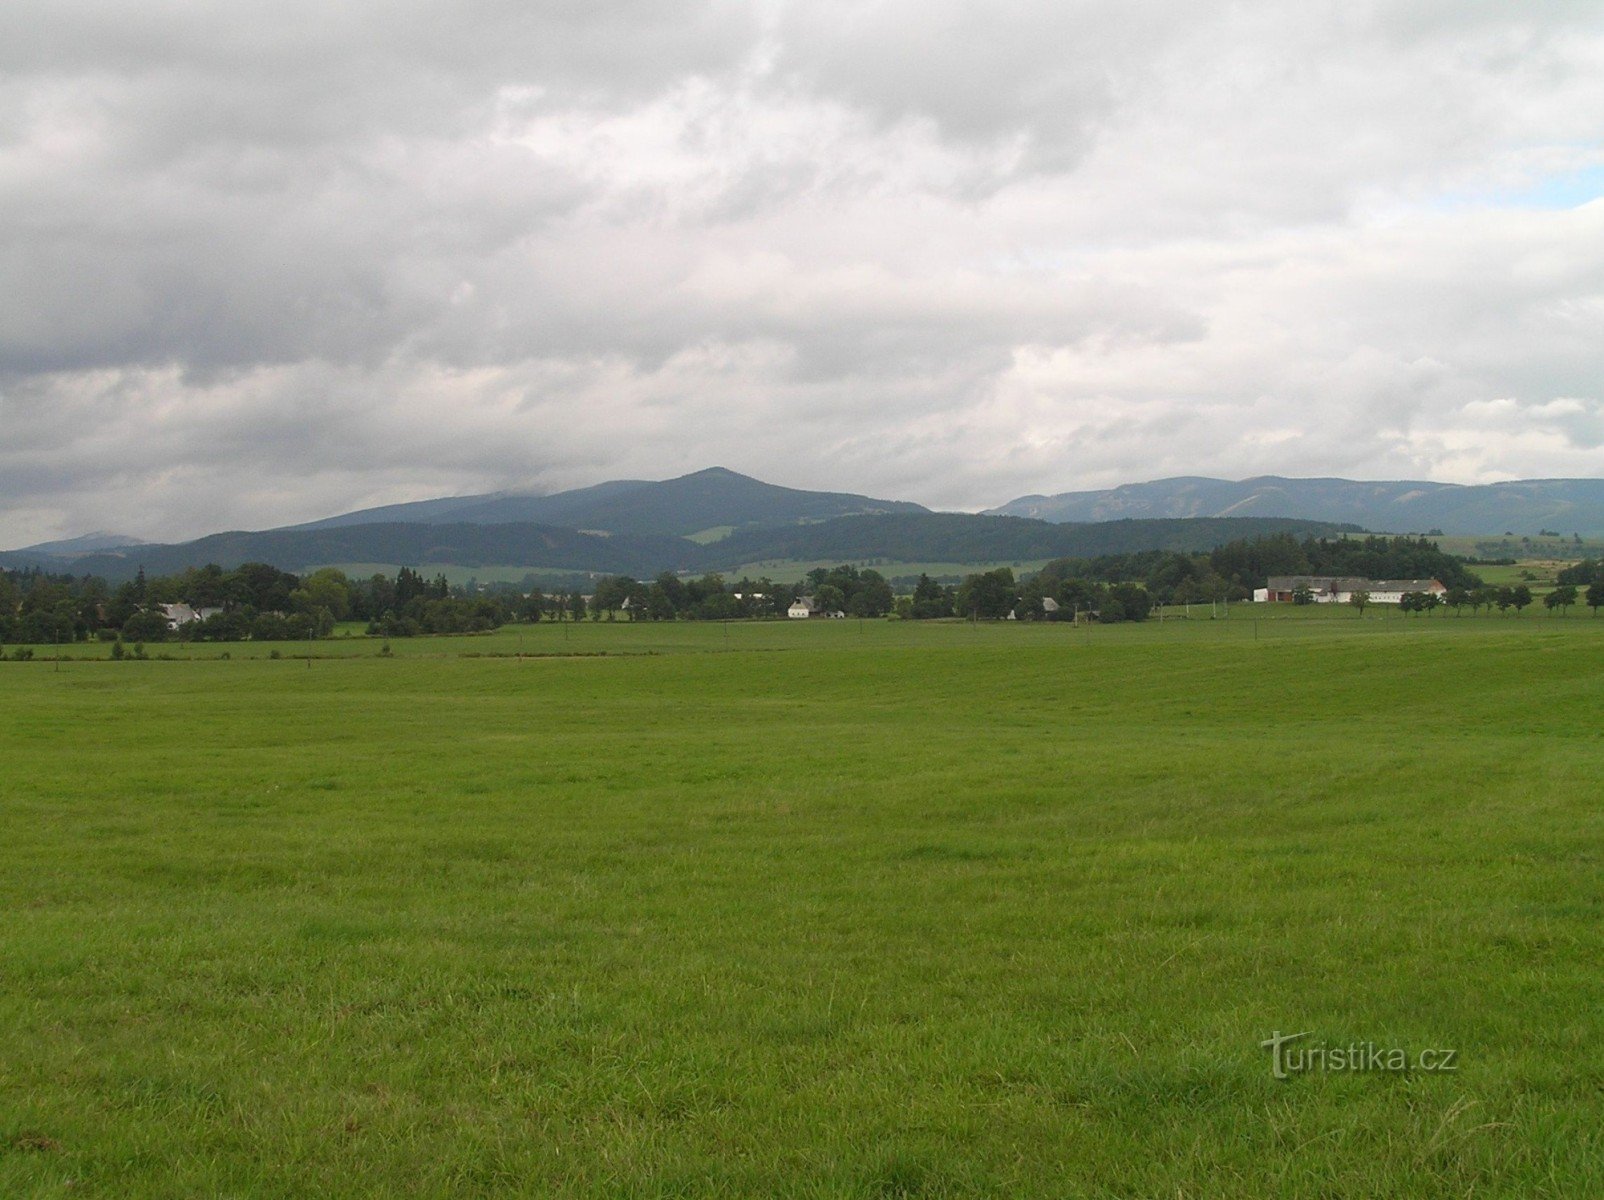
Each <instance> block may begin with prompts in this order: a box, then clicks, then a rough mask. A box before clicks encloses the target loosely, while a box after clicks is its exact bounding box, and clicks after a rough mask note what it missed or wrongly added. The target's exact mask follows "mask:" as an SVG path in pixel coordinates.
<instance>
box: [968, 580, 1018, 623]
mask: <svg viewBox="0 0 1604 1200" xmlns="http://www.w3.org/2000/svg"><path fill="white" fill-rule="evenodd" d="M1017 602H1018V593H1017V591H1016V589H1015V587H1014V573H1013V571H1012V570H1011V569H1010V568H1008V567H998V568H997V569H996V570H995V571H986V572H984V573H983V574H980V575H971V576H969V577H968V578H967V579H965V580H964V581H963V583H961V584H960V585H959V586H958V594H957V597H956V598H955V604H956V606H957V609H958V612H959V613H960V614H962V615H963V616H966V617H971V618H979V617H985V618H987V619H988V620H1001V619H1002V618H1003V617H1006V616H1007V615H1008V614H1009V612H1010V611H1012V609H1013V607H1014V605H1015V604H1016V603H1017Z"/></svg>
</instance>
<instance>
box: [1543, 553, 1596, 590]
mask: <svg viewBox="0 0 1604 1200" xmlns="http://www.w3.org/2000/svg"><path fill="white" fill-rule="evenodd" d="M1554 582H1555V583H1558V584H1559V585H1560V586H1561V587H1577V588H1585V587H1592V586H1593V585H1594V584H1596V583H1604V558H1584V559H1582V561H1581V562H1578V563H1572V564H1571V565H1570V566H1568V567H1566V568H1564V569H1563V570H1562V571H1560V573H1559V574H1558V575H1557V576H1556V577H1555V579H1554Z"/></svg>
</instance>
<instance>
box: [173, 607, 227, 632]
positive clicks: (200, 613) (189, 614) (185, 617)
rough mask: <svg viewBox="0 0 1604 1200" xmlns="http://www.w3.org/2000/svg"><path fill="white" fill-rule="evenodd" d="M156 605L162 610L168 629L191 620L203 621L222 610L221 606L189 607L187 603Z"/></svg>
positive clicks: (186, 623)
mask: <svg viewBox="0 0 1604 1200" xmlns="http://www.w3.org/2000/svg"><path fill="white" fill-rule="evenodd" d="M158 607H160V608H161V610H162V616H164V617H166V618H167V628H169V629H177V628H178V627H179V626H180V625H188V624H189V623H190V622H191V621H204V620H206V619H208V618H209V617H215V616H217V614H218V613H220V612H222V611H223V610H222V609H221V608H191V607H190V606H189V605H187V604H163V605H159V606H158Z"/></svg>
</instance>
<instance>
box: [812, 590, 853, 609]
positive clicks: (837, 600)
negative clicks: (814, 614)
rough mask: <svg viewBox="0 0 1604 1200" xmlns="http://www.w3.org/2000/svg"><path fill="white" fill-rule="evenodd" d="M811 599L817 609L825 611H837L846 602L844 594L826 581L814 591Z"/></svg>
mask: <svg viewBox="0 0 1604 1200" xmlns="http://www.w3.org/2000/svg"><path fill="white" fill-rule="evenodd" d="M813 600H814V603H815V604H816V605H817V606H818V611H820V612H826V613H833V612H836V611H838V610H839V609H841V608H842V607H843V606H844V605H845V604H846V602H847V598H846V594H845V593H844V592H843V591H842V590H841V589H840V588H838V587H836V586H835V584H833V583H827V584H825V585H824V586H823V587H821V588H819V589H818V590H817V591H816V592H814V593H813Z"/></svg>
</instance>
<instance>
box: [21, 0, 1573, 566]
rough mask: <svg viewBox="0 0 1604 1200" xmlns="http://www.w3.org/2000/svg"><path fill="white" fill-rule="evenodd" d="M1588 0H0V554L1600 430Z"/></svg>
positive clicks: (1071, 484)
mask: <svg viewBox="0 0 1604 1200" xmlns="http://www.w3.org/2000/svg"><path fill="white" fill-rule="evenodd" d="M1601 162H1604V15H1601V14H1600V13H1599V12H1598V10H1597V6H1596V5H1593V4H1590V3H1575V4H1558V3H1557V4H1550V5H1543V6H1524V7H1517V6H1511V5H1508V4H1502V3H1493V2H1491V0H1489V2H1486V3H1472V4H1466V3H1447V2H1445V0H1406V2H1391V3H1380V2H1373V3H1353V2H1347V3H1337V2H1336V0H1331V2H1329V3H1316V4H1308V5H1299V6H1296V7H1295V8H1289V7H1288V6H1286V5H1282V4H1273V3H1268V2H1263V3H1247V4H1239V5H1232V6H1229V7H1228V8H1226V9H1223V10H1219V9H1211V8H1210V7H1209V6H1200V5H1196V4H1183V3H1178V2H1177V3H1159V4H1145V5H1131V4H1126V3H1115V2H1114V0H1076V2H1070V3H1065V2H1058V3H1048V2H1046V0H1006V2H1004V3H998V4H990V5H979V4H975V3H961V2H959V0H933V2H932V0H927V2H925V3H921V4H918V5H915V4H912V3H903V2H891V0H882V2H871V3H852V4H847V3H844V2H843V3H835V2H834V0H815V2H812V3H808V4H805V5H804V4H801V3H796V2H794V0H765V2H764V3H760V4H750V3H733V2H731V3H711V2H710V3H690V2H683V3H670V2H663V0H659V2H650V3H649V2H647V0H638V2H635V3H620V4H609V5H582V4H546V5H535V6H531V5H528V4H519V3H512V2H507V3H492V2H488V0H485V2H480V3H468V4H452V5H446V4H443V3H434V2H425V0H411V2H410V3H402V4H387V5H382V6H381V5H364V4H361V3H353V4H349V5H339V6H332V7H331V6H328V5H311V4H301V3H291V4H282V3H280V4H273V5H267V4H261V3H250V4H241V5H230V6H228V7H227V8H219V7H218V6H215V5H203V4H199V3H180V2H177V0H166V2H160V0H158V2H156V3H152V4H147V5H140V6H128V5H120V4H112V3H109V2H103V3H90V2H87V0H78V2H75V3H74V2H68V3H61V2H59V0H52V2H51V3H49V4H45V3H43V2H41V0H17V2H16V3H12V4H8V5H6V6H4V9H3V10H0V283H3V285H4V286H0V545H4V544H21V543H23V542H27V541H32V540H39V539H41V538H45V537H49V536H56V535H60V534H70V533H76V532H81V531H82V530H84V529H88V528H96V527H113V528H116V529H119V530H122V531H126V532H129V533H133V534H139V535H143V536H149V537H176V536H194V535H199V534H201V533H205V532H208V531H210V530H212V529H215V528H218V527H257V528H259V527H264V526H270V525H274V524H280V523H285V522H289V521H294V520H301V519H307V518H312V517H317V516H322V515H326V514H328V513H329V512H332V511H336V510H340V509H345V508H349V507H355V506H357V505H361V504H369V503H379V502H387V501H394V500H402V499H412V498H420V497H423V496H427V495H436V494H443V493H450V492H465V491H475V490H489V489H493V488H498V487H505V486H531V487H542V488H555V487H564V486H574V485H579V484H585V483H591V482H596V481H598V480H600V479H603V478H609V477H620V476H635V477H640V476H657V477H660V476H664V475H668V474H672V473H677V472H680V471H686V470H693V469H696V468H699V467H702V466H706V465H709V464H712V463H720V464H724V465H728V466H732V467H735V468H738V469H742V470H746V471H749V472H752V473H754V474H758V475H761V476H764V477H767V478H772V479H774V480H775V481H776V482H781V483H787V484H792V485H796V486H818V487H832V488H842V489H851V490H864V491H870V492H877V493H880V494H885V495H894V496H899V497H907V498H911V499H918V500H921V501H924V502H926V503H930V504H937V505H950V506H958V507H981V506H987V505H992V504H996V503H1000V502H1002V501H1003V500H1006V499H1008V498H1010V497H1011V496H1013V495H1016V494H1020V493H1023V492H1035V491H1056V490H1066V489H1070V488H1080V487H1090V486H1099V485H1108V484H1115V483H1120V482H1127V481H1130V480H1134V479H1141V478H1151V477H1156V476H1160V475H1166V474H1177V473H1208V474H1217V475H1244V474H1250V473H1260V472H1277V473H1282V474H1300V473H1309V474H1313V473H1320V474H1326V473H1341V474H1349V475H1361V476H1363V475H1369V476H1395V475H1408V476H1413V477H1429V478H1442V479H1455V480H1462V481H1471V480H1480V479H1489V478H1510V477H1516V476H1529V475H1557V474H1595V473H1597V472H1598V471H1599V470H1600V469H1601V468H1604V437H1601V427H1600V420H1601V418H1600V415H1599V414H1600V402H1601V399H1604V398H1601V396H1600V394H1599V391H1598V382H1597V381H1598V380H1599V379H1600V378H1601V377H1604V370H1601V368H1604V349H1601V347H1604V337H1601V336H1600V335H1601V333H1604V201H1601V200H1596V199H1595V200H1592V201H1591V202H1588V197H1589V195H1590V193H1591V192H1592V191H1593V190H1594V189H1593V184H1594V183H1596V182H1597V180H1598V179H1599V178H1600V176H1599V175H1598V168H1599V165H1600V163H1601Z"/></svg>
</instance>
